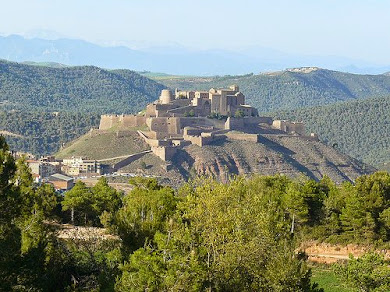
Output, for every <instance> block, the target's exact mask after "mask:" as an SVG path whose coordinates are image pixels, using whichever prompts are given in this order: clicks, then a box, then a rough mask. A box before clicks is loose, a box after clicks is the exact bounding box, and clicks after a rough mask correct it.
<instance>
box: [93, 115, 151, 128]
mask: <svg viewBox="0 0 390 292" xmlns="http://www.w3.org/2000/svg"><path fill="white" fill-rule="evenodd" d="M145 124H146V118H145V117H144V116H135V115H102V116H101V117H100V124H99V130H108V129H111V128H112V127H115V126H119V127H121V128H133V127H140V126H144V125H145Z"/></svg>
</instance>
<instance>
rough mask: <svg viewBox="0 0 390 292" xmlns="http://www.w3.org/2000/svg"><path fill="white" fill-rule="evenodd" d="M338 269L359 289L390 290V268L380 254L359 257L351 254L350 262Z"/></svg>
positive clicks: (347, 280) (344, 277) (346, 279)
mask: <svg viewBox="0 0 390 292" xmlns="http://www.w3.org/2000/svg"><path fill="white" fill-rule="evenodd" d="M336 271H337V272H338V273H339V274H340V275H341V276H342V278H343V279H344V280H345V281H346V282H347V283H349V284H350V285H351V286H352V287H354V288H356V289H357V290H359V291H378V292H379V291H390V268H389V265H388V263H386V262H385V260H384V257H383V256H382V255H380V254H377V253H367V254H365V255H363V256H362V257H361V258H357V259H356V258H354V257H353V256H351V257H350V260H349V262H348V263H347V264H346V265H345V266H342V265H339V266H338V267H336Z"/></svg>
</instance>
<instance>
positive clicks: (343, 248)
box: [301, 242, 390, 264]
mask: <svg viewBox="0 0 390 292" xmlns="http://www.w3.org/2000/svg"><path fill="white" fill-rule="evenodd" d="M301 249H302V250H304V251H305V253H306V254H307V255H308V260H309V261H312V262H318V263H327V264H331V263H335V262H337V261H340V260H348V259H349V255H350V254H351V255H353V256H354V257H360V256H361V255H363V254H365V253H367V252H369V251H372V250H374V248H373V247H370V246H361V245H357V244H347V245H334V244H328V243H317V242H307V243H305V244H302V246H301ZM375 251H377V252H379V253H381V254H383V255H384V256H385V258H387V259H390V250H386V249H384V250H375Z"/></svg>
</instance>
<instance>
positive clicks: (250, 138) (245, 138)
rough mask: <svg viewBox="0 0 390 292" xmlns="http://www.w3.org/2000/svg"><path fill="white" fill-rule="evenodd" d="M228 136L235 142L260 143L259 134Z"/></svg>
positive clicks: (233, 134)
mask: <svg viewBox="0 0 390 292" xmlns="http://www.w3.org/2000/svg"><path fill="white" fill-rule="evenodd" d="M226 136H227V137H228V138H230V139H233V140H239V141H248V142H255V143H257V142H259V136H260V135H258V134H246V133H242V134H241V133H227V134H226Z"/></svg>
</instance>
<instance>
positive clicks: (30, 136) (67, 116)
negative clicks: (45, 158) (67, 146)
mask: <svg viewBox="0 0 390 292" xmlns="http://www.w3.org/2000/svg"><path fill="white" fill-rule="evenodd" d="M99 120H100V115H98V114H94V113H69V112H60V113H45V112H20V111H10V112H4V111H1V112H0V129H2V130H3V131H7V132H9V133H6V134H8V135H7V142H8V143H9V145H10V146H11V148H12V149H15V150H17V151H22V152H30V153H33V154H36V155H44V154H45V155H47V154H51V153H53V152H56V151H57V150H58V149H59V148H60V147H61V145H63V144H64V143H67V142H69V141H72V140H73V139H75V138H77V137H79V136H81V135H83V134H85V133H86V132H87V131H89V130H90V129H91V128H92V127H97V126H98V125H99Z"/></svg>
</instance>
